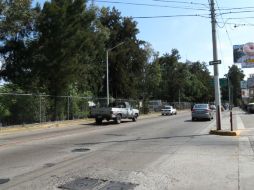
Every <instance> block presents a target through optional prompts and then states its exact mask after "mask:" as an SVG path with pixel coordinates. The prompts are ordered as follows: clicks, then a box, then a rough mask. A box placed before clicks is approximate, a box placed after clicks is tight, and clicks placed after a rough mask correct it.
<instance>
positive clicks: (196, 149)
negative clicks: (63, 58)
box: [0, 112, 238, 190]
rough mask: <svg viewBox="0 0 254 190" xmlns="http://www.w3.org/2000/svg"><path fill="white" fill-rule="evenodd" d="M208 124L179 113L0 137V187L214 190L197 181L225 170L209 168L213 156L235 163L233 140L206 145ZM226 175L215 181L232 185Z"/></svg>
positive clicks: (227, 174) (235, 145)
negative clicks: (223, 178) (218, 155)
mask: <svg viewBox="0 0 254 190" xmlns="http://www.w3.org/2000/svg"><path fill="white" fill-rule="evenodd" d="M213 123H214V120H213V121H198V122H192V121H191V117H190V112H182V113H179V114H178V115H176V116H158V117H154V118H146V119H142V120H138V121H137V122H132V121H131V122H130V121H123V122H122V123H121V124H120V125H116V124H113V123H110V122H109V123H104V124H103V125H101V126H98V125H95V124H93V123H91V124H83V125H79V126H75V127H64V128H50V129H43V130H38V131H32V132H31V131H26V132H22V133H16V134H9V135H1V136H0V189H33V190H34V189H94V190H95V189H121V188H122V189H138V190H140V189H189V188H191V189H199V188H200V189H209V188H210V189H220V188H217V187H222V188H223V186H221V185H220V186H218V185H216V183H215V182H216V178H215V179H214V181H210V180H207V181H206V182H204V183H199V181H200V178H202V176H204V174H206V175H207V177H208V178H210V177H212V176H213V175H214V173H215V171H214V173H213V170H214V168H216V167H222V169H223V168H224V167H227V166H228V165H227V164H221V165H219V166H216V167H215V163H216V161H217V160H216V159H214V157H215V156H216V155H217V154H218V153H222V152H223V155H224V156H226V158H229V160H230V161H229V163H228V164H230V163H233V162H234V163H235V162H237V158H236V155H235V152H237V149H238V140H237V139H233V140H232V139H226V140H224V139H223V140H222V139H218V140H217V141H216V142H214V141H213V140H212V138H213V137H211V136H209V135H208V131H209V129H210V128H211V126H212V124H213ZM229 140H230V141H229ZM218 147H219V148H218ZM214 149H216V150H217V152H213V151H212V150H214ZM229 150H232V151H231V152H229ZM227 151H228V152H229V153H228V155H227ZM232 152H233V154H232ZM225 154H226V155H225ZM203 157H204V158H203ZM197 158H198V159H199V160H200V158H202V159H203V160H204V161H203V162H201V163H197V162H195V160H196V159H197ZM207 158H209V159H207ZM199 162H200V161H199ZM200 164H201V165H200ZM193 168H195V169H193ZM233 171H234V172H235V174H234V173H232V171H231V170H228V172H225V173H224V174H220V175H221V176H220V175H218V176H217V178H218V179H217V180H218V181H220V177H225V176H226V177H227V178H228V179H227V180H228V181H230V180H231V181H232V179H234V180H233V181H234V183H233V185H232V187H235V186H236V187H238V186H237V183H238V181H237V180H238V179H237V168H233ZM223 175H225V176H223ZM213 177H214V176H213ZM227 180H226V181H227ZM214 183H215V184H214ZM198 184H199V185H198ZM200 184H202V185H200ZM211 184H214V186H210V185H211ZM120 187H121V188H120ZM226 187H231V186H230V185H229V186H226ZM231 189H234V188H231Z"/></svg>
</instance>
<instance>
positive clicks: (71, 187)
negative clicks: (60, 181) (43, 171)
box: [58, 178, 105, 190]
mask: <svg viewBox="0 0 254 190" xmlns="http://www.w3.org/2000/svg"><path fill="white" fill-rule="evenodd" d="M104 182H105V181H102V180H99V179H91V178H78V179H75V180H74V181H71V182H69V183H66V184H64V185H61V186H59V187H58V188H61V189H67V190H88V189H89V190H90V189H93V188H95V187H97V186H99V185H101V184H102V183H104Z"/></svg>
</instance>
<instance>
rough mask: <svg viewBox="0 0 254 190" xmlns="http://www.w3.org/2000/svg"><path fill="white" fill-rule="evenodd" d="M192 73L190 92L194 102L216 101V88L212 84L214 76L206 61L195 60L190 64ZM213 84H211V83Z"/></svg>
mask: <svg viewBox="0 0 254 190" xmlns="http://www.w3.org/2000/svg"><path fill="white" fill-rule="evenodd" d="M189 70H190V73H191V74H192V76H191V80H189V81H190V86H191V88H190V90H191V91H190V94H191V96H192V101H193V102H210V101H214V90H213V89H214V88H213V84H211V81H212V76H211V75H210V72H209V70H208V68H207V66H206V64H205V63H200V62H193V63H191V64H189ZM210 84H211V85H210Z"/></svg>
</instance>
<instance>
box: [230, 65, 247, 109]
mask: <svg viewBox="0 0 254 190" xmlns="http://www.w3.org/2000/svg"><path fill="white" fill-rule="evenodd" d="M226 77H229V81H230V84H231V87H232V88H231V89H232V91H231V93H232V96H233V104H234V105H239V104H240V99H241V84H240V83H241V81H242V80H243V79H244V73H243V70H241V69H239V68H238V67H237V66H236V65H232V66H231V67H229V71H228V74H227V75H226Z"/></svg>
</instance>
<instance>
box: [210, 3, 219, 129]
mask: <svg viewBox="0 0 254 190" xmlns="http://www.w3.org/2000/svg"><path fill="white" fill-rule="evenodd" d="M210 7H211V19H212V40H213V61H217V60H218V53H217V39H216V19H215V9H214V0H211V4H210ZM213 69H214V89H215V102H216V129H217V130H221V99H220V82H219V67H218V64H214V66H213Z"/></svg>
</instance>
